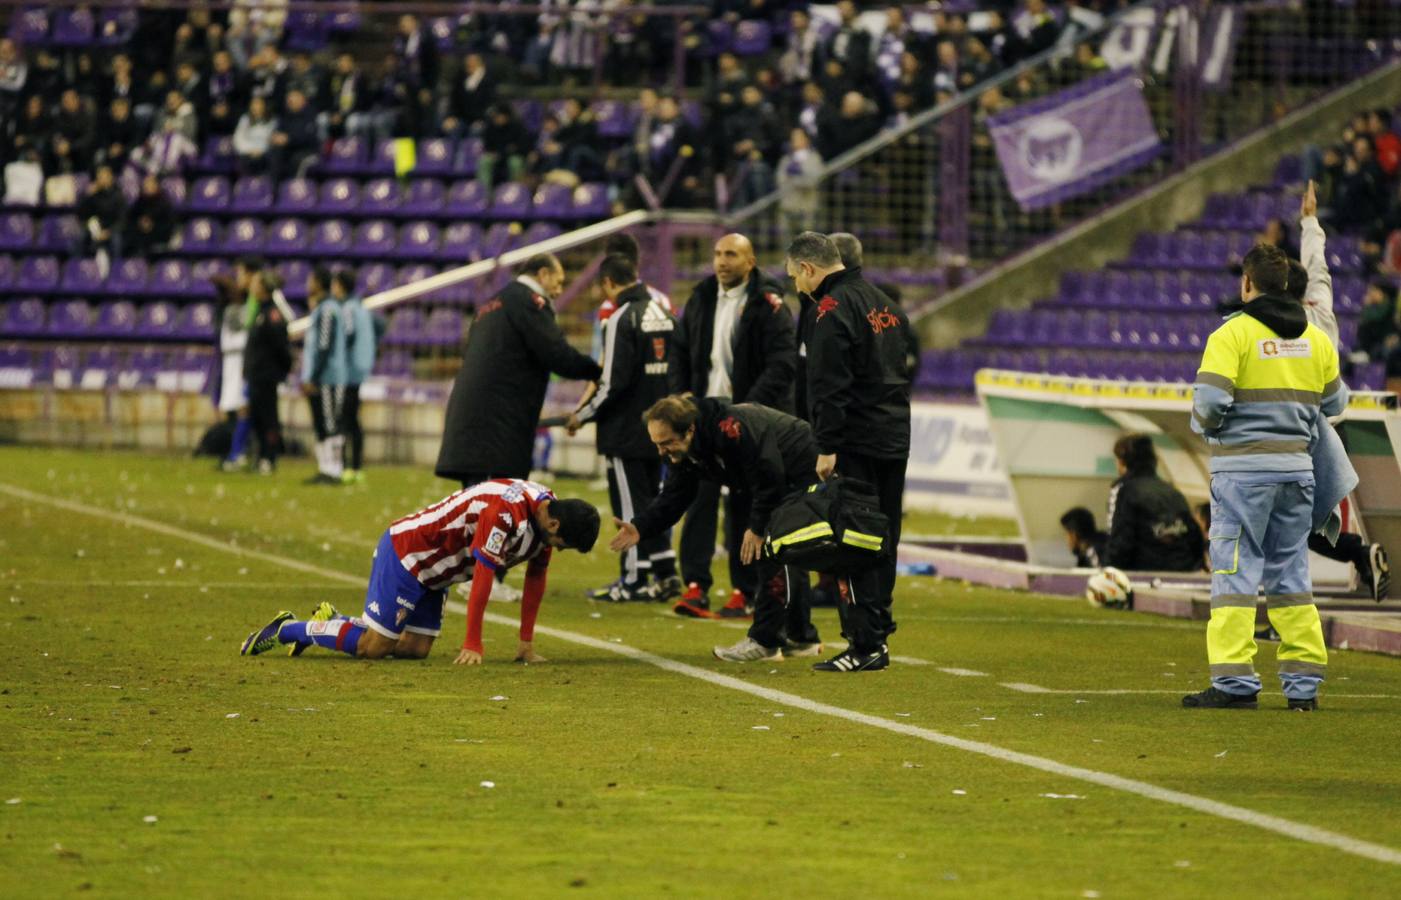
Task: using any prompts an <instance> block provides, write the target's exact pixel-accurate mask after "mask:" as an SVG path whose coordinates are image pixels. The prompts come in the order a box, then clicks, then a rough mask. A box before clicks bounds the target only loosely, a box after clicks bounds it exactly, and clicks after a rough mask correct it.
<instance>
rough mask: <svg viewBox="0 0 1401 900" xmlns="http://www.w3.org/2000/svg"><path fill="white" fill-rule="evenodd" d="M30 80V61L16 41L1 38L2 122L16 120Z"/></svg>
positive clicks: (0, 112)
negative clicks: (26, 58) (25, 57)
mask: <svg viewBox="0 0 1401 900" xmlns="http://www.w3.org/2000/svg"><path fill="white" fill-rule="evenodd" d="M28 81H29V63H28V62H26V61H25V59H24V56H23V55H22V54H21V53H20V52H19V48H18V47H17V46H15V42H14V41H12V40H10V39H9V38H0V122H4V123H9V122H12V121H13V120H14V116H15V114H16V113H18V112H19V106H20V98H21V97H23V96H24V91H25V85H26V84H27V83H28Z"/></svg>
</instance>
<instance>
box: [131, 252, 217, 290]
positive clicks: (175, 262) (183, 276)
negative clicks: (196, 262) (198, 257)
mask: <svg viewBox="0 0 1401 900" xmlns="http://www.w3.org/2000/svg"><path fill="white" fill-rule="evenodd" d="M204 283H205V284H208V279H204ZM199 287H200V286H199V285H198V284H196V283H195V280H194V278H193V277H192V275H191V272H190V264H189V263H187V262H185V261H184V260H182V259H164V260H161V261H160V262H158V263H156V268H155V270H154V271H153V272H152V273H151V282H150V284H149V285H148V286H147V288H146V292H147V293H148V294H151V295H154V296H158V297H189V296H194V295H196V294H198V293H200V289H199Z"/></svg>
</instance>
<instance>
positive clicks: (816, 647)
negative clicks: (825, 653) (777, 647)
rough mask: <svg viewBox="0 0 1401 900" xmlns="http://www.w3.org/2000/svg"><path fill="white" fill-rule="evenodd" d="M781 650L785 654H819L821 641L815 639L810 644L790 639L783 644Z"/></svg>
mask: <svg viewBox="0 0 1401 900" xmlns="http://www.w3.org/2000/svg"><path fill="white" fill-rule="evenodd" d="M783 652H784V654H785V655H787V656H821V655H822V642H821V641H817V642H815V643H812V644H795V643H793V642H792V641H789V642H788V643H786V644H784V645H783Z"/></svg>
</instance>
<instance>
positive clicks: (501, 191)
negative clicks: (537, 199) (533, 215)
mask: <svg viewBox="0 0 1401 900" xmlns="http://www.w3.org/2000/svg"><path fill="white" fill-rule="evenodd" d="M530 211H531V197H530V191H529V190H527V189H526V187H525V185H523V184H517V183H516V182H514V181H508V182H507V183H505V184H502V185H497V187H496V190H495V192H493V194H492V198H491V215H492V216H494V217H496V218H498V219H524V218H526V217H527V216H529V215H530Z"/></svg>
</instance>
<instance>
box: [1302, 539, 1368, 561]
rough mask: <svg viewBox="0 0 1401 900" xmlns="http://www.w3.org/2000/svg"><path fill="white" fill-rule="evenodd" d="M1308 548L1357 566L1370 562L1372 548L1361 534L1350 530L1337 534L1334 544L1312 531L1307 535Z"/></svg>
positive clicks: (1321, 554) (1329, 557)
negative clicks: (1336, 540)
mask: <svg viewBox="0 0 1401 900" xmlns="http://www.w3.org/2000/svg"><path fill="white" fill-rule="evenodd" d="M1309 549H1310V550H1312V551H1313V552H1314V553H1317V554H1318V555H1319V556H1322V557H1326V558H1327V559H1336V560H1337V561H1338V562H1345V563H1352V564H1353V565H1354V566H1356V567H1357V568H1362V567H1364V566H1370V565H1371V564H1372V559H1371V550H1372V548H1371V547H1369V546H1368V545H1367V543H1366V542H1365V541H1363V540H1362V536H1361V535H1359V534H1353V533H1351V532H1343V533H1342V534H1340V535H1338V542H1337V543H1336V544H1330V543H1328V539H1327V538H1326V537H1324V536H1323V535H1321V534H1319V533H1317V532H1314V533H1312V534H1310V535H1309Z"/></svg>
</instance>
